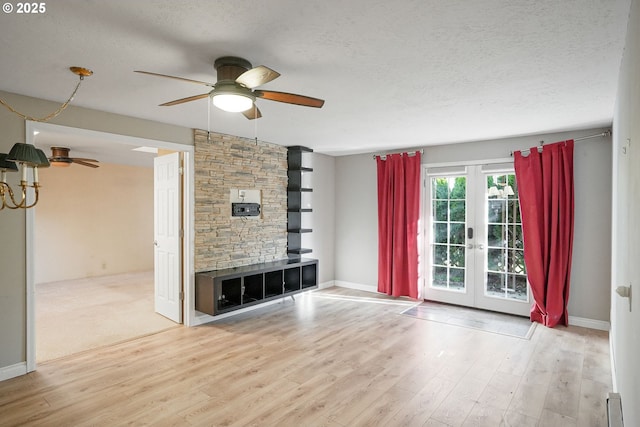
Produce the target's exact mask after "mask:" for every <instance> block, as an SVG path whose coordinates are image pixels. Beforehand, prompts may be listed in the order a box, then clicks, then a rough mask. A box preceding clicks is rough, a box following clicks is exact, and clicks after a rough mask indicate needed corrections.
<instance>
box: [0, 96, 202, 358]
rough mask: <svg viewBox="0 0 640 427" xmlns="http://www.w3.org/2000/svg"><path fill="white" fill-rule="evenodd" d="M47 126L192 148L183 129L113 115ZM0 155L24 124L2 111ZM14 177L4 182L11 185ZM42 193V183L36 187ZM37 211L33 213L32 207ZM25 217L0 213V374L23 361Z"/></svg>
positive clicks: (47, 107)
mask: <svg viewBox="0 0 640 427" xmlns="http://www.w3.org/2000/svg"><path fill="white" fill-rule="evenodd" d="M0 98H2V99H4V100H5V101H7V102H8V103H9V104H10V105H11V106H13V107H14V108H15V109H16V110H18V111H22V112H25V113H28V114H29V115H31V116H35V117H42V116H45V115H47V114H49V113H51V112H52V111H55V110H56V108H58V107H59V104H58V103H55V102H49V101H43V100H39V99H36V98H29V97H25V96H19V95H15V94H11V93H7V92H0ZM51 123H55V124H59V125H64V126H72V127H78V128H83V129H91V130H98V131H104V132H111V133H116V134H122V135H129V136H136V137H141V138H149V139H156V140H161V141H168V142H174V143H179V144H185V145H193V132H192V130H191V129H188V128H181V127H177V126H171V125H166V124H162V123H156V122H152V121H149V120H140V119H135V118H132V117H126V116H120V115H117V114H111V113H104V112H100V111H95V110H89V109H84V108H77V107H73V106H72V107H69V108H68V109H67V110H66V111H65V112H63V113H62V114H61V115H60V116H58V117H57V118H55V119H53V120H51ZM0 129H2V138H1V139H0V152H3V153H6V152H8V151H9V150H10V149H11V147H12V146H13V144H14V143H15V142H25V122H24V120H23V119H21V118H20V117H19V116H17V115H15V114H13V113H11V112H9V111H8V110H6V109H5V108H1V109H0ZM15 175H18V174H11V176H10V177H9V182H10V183H11V184H12V185H13V186H14V188H15V185H17V180H18V179H19V178H16V177H15ZM42 185H43V188H42V191H43V192H45V191H46V182H43V183H42ZM36 209H37V207H36ZM25 224H26V213H25V211H24V210H17V211H11V210H8V209H4V210H3V211H1V212H0V235H1V236H2V242H3V244H2V245H0V369H2V368H7V367H10V366H13V365H17V364H20V363H23V362H25V361H26V335H27V330H26V304H27V302H26V241H25V240H26V231H25V230H26V225H25Z"/></svg>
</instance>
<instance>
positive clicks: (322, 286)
mask: <svg viewBox="0 0 640 427" xmlns="http://www.w3.org/2000/svg"><path fill="white" fill-rule="evenodd" d="M335 285H336V282H335V280H329V281H328V282H324V283H320V284H319V285H318V289H327V288H332V287H334V286H335Z"/></svg>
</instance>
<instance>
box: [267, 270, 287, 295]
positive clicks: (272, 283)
mask: <svg viewBox="0 0 640 427" xmlns="http://www.w3.org/2000/svg"><path fill="white" fill-rule="evenodd" d="M283 293H284V286H283V284H282V270H277V271H268V272H266V273H264V296H265V298H270V297H275V296H278V295H282V294H283Z"/></svg>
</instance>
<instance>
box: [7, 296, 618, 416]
mask: <svg viewBox="0 0 640 427" xmlns="http://www.w3.org/2000/svg"><path fill="white" fill-rule="evenodd" d="M343 296H344V297H345V298H344V299H341V298H342V297H343ZM361 296H370V295H369V294H364V293H360V292H357V291H351V290H344V289H339V288H331V289H327V290H323V291H319V292H314V293H311V294H307V295H304V296H302V295H300V296H298V297H296V301H295V302H293V301H291V299H287V300H284V301H283V302H282V303H279V304H275V305H273V306H269V307H266V308H264V309H260V310H259V311H254V312H252V313H249V314H243V315H241V316H236V317H234V318H230V319H225V320H223V321H220V322H217V323H212V324H208V325H204V326H200V327H196V328H184V327H181V328H174V329H170V330H167V331H164V332H161V333H158V334H155V335H150V336H146V337H143V338H140V339H136V340H132V341H128V342H125V343H121V344H117V345H114V346H110V347H106V348H100V349H96V350H91V351H88V352H84V353H81V354H78V355H72V356H69V357H65V358H61V359H57V360H55V361H51V362H49V363H45V364H41V365H40V366H39V369H38V371H36V372H34V373H31V374H29V375H26V376H23V377H19V378H14V379H11V380H8V381H5V382H1V383H0V424H2V425H3V426H14V425H46V426H65V425H72V426H90V425H98V426H114V425H125V424H127V425H154V426H164V425H176V426H209V425H212V426H405V425H406V426H460V425H464V426H518V427H522V426H536V425H539V426H544V427H552V426H562V427H566V426H580V427H584V426H604V425H606V421H605V419H606V416H605V398H606V393H607V392H608V391H610V389H611V374H610V368H609V355H608V351H609V345H608V336H607V334H606V333H603V332H599V331H593V330H588V329H582V328H577V327H569V328H557V329H548V328H544V327H538V328H536V330H535V333H534V334H533V337H532V339H531V340H523V339H519V338H514V337H509V336H505V335H498V334H492V333H487V332H482V331H477V330H474V329H467V328H464V327H459V326H449V325H446V324H442V323H437V322H431V321H428V320H421V319H416V318H412V317H409V316H404V315H400V314H399V313H400V312H401V311H402V310H404V309H406V308H407V307H406V303H405V302H400V301H394V300H391V299H387V298H380V297H377V298H364V299H361V300H360V299H359V297H361Z"/></svg>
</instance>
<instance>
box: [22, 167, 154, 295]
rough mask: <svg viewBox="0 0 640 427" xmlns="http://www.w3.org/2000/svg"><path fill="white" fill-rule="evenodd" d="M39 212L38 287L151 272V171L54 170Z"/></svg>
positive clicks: (45, 178) (44, 176) (45, 179)
mask: <svg viewBox="0 0 640 427" xmlns="http://www.w3.org/2000/svg"><path fill="white" fill-rule="evenodd" d="M40 180H41V182H42V184H43V188H42V195H41V198H40V202H39V203H38V206H37V207H36V210H35V233H34V234H35V238H34V247H35V283H45V282H54V281H59V280H70V279H78V278H85V277H94V276H103V275H107V274H118V273H126V272H134V271H145V270H152V269H153V245H152V242H153V168H143V167H134V166H125V165H115V164H109V163H101V164H100V167H99V168H97V169H94V168H89V167H85V166H80V165H76V164H74V165H71V166H70V167H68V168H59V167H50V168H47V169H43V170H42V171H41V172H40Z"/></svg>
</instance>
